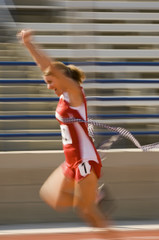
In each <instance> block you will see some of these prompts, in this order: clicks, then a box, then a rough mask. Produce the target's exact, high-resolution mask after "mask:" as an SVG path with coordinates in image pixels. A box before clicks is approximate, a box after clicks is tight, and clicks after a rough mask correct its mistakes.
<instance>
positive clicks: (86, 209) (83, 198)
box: [18, 30, 107, 228]
mask: <svg viewBox="0 0 159 240" xmlns="http://www.w3.org/2000/svg"><path fill="white" fill-rule="evenodd" d="M18 37H19V38H20V39H21V41H22V43H23V44H24V45H25V47H26V48H27V49H28V51H29V52H30V54H31V56H32V57H33V59H34V61H35V62H36V63H37V65H38V66H39V67H40V69H41V71H42V72H43V76H44V80H45V82H46V84H47V87H48V89H51V90H53V91H54V92H55V93H56V95H57V96H58V97H59V102H58V105H57V108H56V119H57V120H58V121H59V123H60V127H61V134H62V142H63V149H64V154H65V162H64V163H63V164H62V165H61V166H59V167H58V168H57V169H56V170H55V171H54V172H53V173H52V174H51V175H50V176H49V178H48V179H47V180H46V181H45V182H44V184H43V186H42V187H41V189H40V196H41V198H42V199H43V200H44V201H45V202H46V203H47V204H49V205H50V206H51V207H52V208H54V209H56V210H61V209H64V208H68V207H75V208H76V210H77V211H78V214H79V215H80V216H81V217H82V218H83V219H84V220H85V221H86V222H87V223H89V224H90V225H91V226H93V227H99V228H105V227H107V221H106V218H105V216H104V215H103V214H102V213H101V212H100V210H99V209H98V207H97V204H96V195H97V188H98V178H99V177H100V172H101V167H102V165H101V160H100V157H99V155H98V153H97V151H96V149H95V147H94V144H93V142H92V140H91V138H90V137H89V135H88V129H87V124H86V123H84V122H73V123H66V122H65V121H64V119H68V118H77V119H82V120H87V106H86V99H85V96H84V91H83V88H82V87H81V86H80V84H81V83H82V81H83V80H84V79H85V75H84V73H83V72H82V71H81V70H80V69H79V68H77V67H76V66H74V65H69V66H66V65H65V64H63V63H62V62H57V61H52V60H51V59H50V58H49V57H48V56H46V55H45V54H44V53H43V52H42V51H41V50H40V49H39V48H37V46H36V45H35V44H34V43H33V42H32V31H30V30H22V31H21V32H20V33H19V34H18Z"/></svg>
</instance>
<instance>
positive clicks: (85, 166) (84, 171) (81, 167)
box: [78, 162, 91, 177]
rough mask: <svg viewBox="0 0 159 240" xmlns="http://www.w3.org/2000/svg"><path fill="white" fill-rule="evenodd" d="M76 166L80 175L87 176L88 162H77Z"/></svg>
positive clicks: (89, 168)
mask: <svg viewBox="0 0 159 240" xmlns="http://www.w3.org/2000/svg"><path fill="white" fill-rule="evenodd" d="M78 168H79V171H80V174H81V176H82V177H85V176H87V175H88V174H90V172H91V166H90V164H89V162H83V163H81V164H79V166H78Z"/></svg>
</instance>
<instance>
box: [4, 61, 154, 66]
mask: <svg viewBox="0 0 159 240" xmlns="http://www.w3.org/2000/svg"><path fill="white" fill-rule="evenodd" d="M64 63H65V64H66V65H69V64H74V65H77V66H88V65H89V66H92V65H93V66H94V65H95V66H159V62H94V61H86V62H64ZM0 65H2V66H36V63H35V62H18V61H17V62H12V61H10V62H9V61H7V62H5V61H3V62H0Z"/></svg>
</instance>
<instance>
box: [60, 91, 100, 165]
mask: <svg viewBox="0 0 159 240" xmlns="http://www.w3.org/2000/svg"><path fill="white" fill-rule="evenodd" d="M81 91H82V94H83V99H84V103H83V104H82V105H81V106H79V107H72V106H70V100H69V96H68V93H66V92H65V93H63V94H62V95H61V96H60V99H59V102H58V105H57V108H56V114H55V115H56V119H57V120H58V121H59V123H60V127H61V135H62V142H63V150H64V154H65V160H66V163H67V165H68V166H69V167H72V166H74V165H75V164H79V163H82V162H87V161H90V160H92V161H95V162H97V163H99V164H100V165H101V159H100V157H99V154H98V152H97V150H96V149H95V146H94V144H93V142H92V139H91V138H90V136H89V134H88V128H87V123H84V122H72V123H65V122H64V121H63V119H65V118H76V119H82V120H87V106H86V99H85V96H84V92H83V89H82V88H81Z"/></svg>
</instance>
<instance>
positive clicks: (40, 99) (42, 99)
mask: <svg viewBox="0 0 159 240" xmlns="http://www.w3.org/2000/svg"><path fill="white" fill-rule="evenodd" d="M64 63H65V64H75V65H78V66H88V65H96V66H156V67H157V66H159V62H64ZM0 65H1V66H36V64H35V62H12V61H10V62H0ZM19 83H20V84H23V83H24V84H44V83H45V82H44V80H41V79H37V80H35V79H34V80H28V79H27V80H26V79H23V80H14V79H13V80H12V79H9V80H8V79H6V80H0V84H19ZM85 83H101V84H109V83H111V84H115V83H128V84H129V83H134V84H139V83H142V84H148V83H149V84H156V83H159V79H156V80H149V79H146V80H141V79H136V80H134V79H90V80H87V81H85ZM87 100H88V101H141V100H142V101H159V97H158V96H154V97H149V96H148V97H142V96H141V97H129V96H125V97H87ZM46 101H47V102H48V101H53V102H56V101H58V98H55V97H54V98H53V97H38V98H30V97H29V98H25V97H23V98H21V97H20V98H18V97H16V98H12V97H10V98H9V97H7V98H0V102H46ZM89 117H93V118H95V119H109V118H110V119H111V118H113V119H118V118H127V119H128V118H159V114H98V115H90V116H89ZM0 119H1V120H2V119H3V120H4V119H5V120H13V119H55V116H54V115H6V116H0ZM131 133H132V134H133V135H158V134H159V131H132V132H131ZM95 134H96V135H101V136H111V135H114V134H115V133H112V132H96V133H95ZM60 135H61V134H60V133H57V132H56V133H51V132H50V133H1V134H0V137H2V138H7V137H8V138H9V137H57V136H60Z"/></svg>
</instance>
